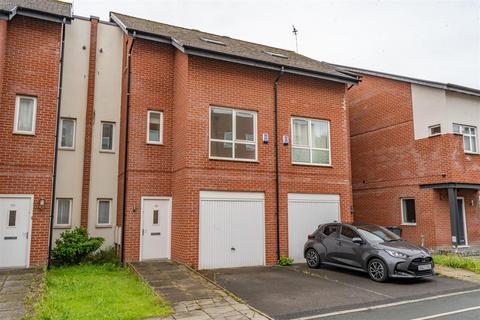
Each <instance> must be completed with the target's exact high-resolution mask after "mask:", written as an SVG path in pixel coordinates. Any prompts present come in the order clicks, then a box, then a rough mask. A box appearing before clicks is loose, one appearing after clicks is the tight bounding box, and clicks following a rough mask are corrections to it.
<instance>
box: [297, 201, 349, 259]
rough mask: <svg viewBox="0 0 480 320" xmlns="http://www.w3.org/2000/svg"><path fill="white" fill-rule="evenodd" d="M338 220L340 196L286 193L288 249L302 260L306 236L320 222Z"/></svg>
mask: <svg viewBox="0 0 480 320" xmlns="http://www.w3.org/2000/svg"><path fill="white" fill-rule="evenodd" d="M333 221H340V197H339V196H338V195H328V194H289V195H288V244H289V245H288V250H289V255H290V256H291V257H292V258H294V259H295V261H296V262H302V261H303V260H304V258H303V246H304V244H305V242H306V241H307V236H308V235H309V234H311V233H312V232H314V231H315V230H316V229H317V227H318V226H319V225H320V224H324V223H329V222H333Z"/></svg>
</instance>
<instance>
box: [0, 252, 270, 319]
mask: <svg viewBox="0 0 480 320" xmlns="http://www.w3.org/2000/svg"><path fill="white" fill-rule="evenodd" d="M132 267H133V268H134V270H135V271H136V272H137V273H138V274H139V275H140V276H141V277H142V278H143V279H144V280H145V281H146V282H147V283H148V284H149V285H150V286H151V287H153V288H154V289H155V291H156V292H157V293H158V294H159V295H160V296H162V297H163V298H164V299H166V300H168V301H170V302H171V303H172V305H173V307H174V309H175V314H174V315H172V316H170V317H168V318H167V319H170V320H173V319H176V320H187V319H188V320H211V319H213V320H249V319H255V320H267V319H268V318H267V317H265V316H264V315H262V314H261V313H259V312H258V311H256V310H255V309H253V308H251V307H250V306H249V305H246V304H244V303H242V302H240V301H237V300H236V299H234V298H233V297H231V296H230V295H228V294H227V293H226V292H225V291H224V290H222V289H220V288H219V287H217V286H216V285H214V284H212V283H210V282H209V281H207V280H205V279H204V278H203V277H202V276H200V275H198V274H197V273H196V272H193V271H192V270H190V269H188V268H187V267H185V266H184V265H181V264H178V263H175V262H170V261H151V262H136V263H133V264H132ZM0 319H1V317H0Z"/></svg>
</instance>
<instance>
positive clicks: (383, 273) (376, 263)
mask: <svg viewBox="0 0 480 320" xmlns="http://www.w3.org/2000/svg"><path fill="white" fill-rule="evenodd" d="M368 275H369V276H370V278H371V279H372V280H373V281H377V282H384V281H385V280H387V277H388V275H387V267H386V266H385V263H384V262H383V261H382V260H380V259H373V260H372V261H370V263H369V264H368Z"/></svg>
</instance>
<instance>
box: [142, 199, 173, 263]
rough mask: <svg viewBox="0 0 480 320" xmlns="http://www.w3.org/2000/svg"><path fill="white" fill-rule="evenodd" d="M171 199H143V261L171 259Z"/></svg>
mask: <svg viewBox="0 0 480 320" xmlns="http://www.w3.org/2000/svg"><path fill="white" fill-rule="evenodd" d="M171 212H172V201H171V199H170V198H143V200H142V230H141V232H142V233H141V237H142V245H141V256H140V259H141V260H150V259H168V258H170V225H171V219H172V214H171Z"/></svg>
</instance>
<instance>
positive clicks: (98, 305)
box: [35, 264, 172, 320]
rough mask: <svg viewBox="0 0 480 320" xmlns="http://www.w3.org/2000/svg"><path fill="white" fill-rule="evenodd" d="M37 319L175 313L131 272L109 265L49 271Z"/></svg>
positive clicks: (135, 316) (37, 306)
mask: <svg viewBox="0 0 480 320" xmlns="http://www.w3.org/2000/svg"><path fill="white" fill-rule="evenodd" d="M35 313H36V318H35V319H38V320H40V319H42V320H46V319H51V320H54V319H62V320H63V319H82V320H89V319H92V320H94V319H95V320H97V319H118V320H123V319H144V318H147V317H154V316H155V317H162V316H166V315H169V314H171V313H172V309H171V307H170V305H169V304H168V303H166V302H165V301H163V300H161V299H160V298H159V297H158V296H157V295H155V294H154V292H153V291H152V290H151V289H150V288H149V287H148V286H147V285H146V284H145V283H143V282H142V281H141V280H140V279H138V277H137V276H136V275H135V274H133V272H131V271H130V270H129V269H124V268H121V267H117V266H115V265H113V264H106V265H81V266H72V267H55V268H52V269H51V270H50V271H48V273H47V276H46V287H45V288H44V293H43V297H42V299H41V300H40V302H39V303H38V304H37V305H36V306H35Z"/></svg>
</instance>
